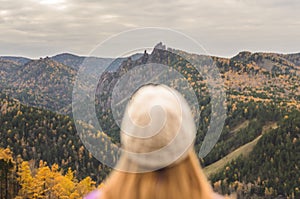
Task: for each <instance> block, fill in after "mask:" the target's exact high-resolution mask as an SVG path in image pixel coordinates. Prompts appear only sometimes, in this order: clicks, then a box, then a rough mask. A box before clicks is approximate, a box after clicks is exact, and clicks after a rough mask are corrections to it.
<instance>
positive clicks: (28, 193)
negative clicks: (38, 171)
mask: <svg viewBox="0 0 300 199" xmlns="http://www.w3.org/2000/svg"><path fill="white" fill-rule="evenodd" d="M18 176H19V177H18V181H19V183H20V185H21V189H20V191H19V195H21V196H23V197H24V198H33V194H34V190H33V184H34V182H33V177H32V175H31V171H30V167H29V163H28V162H27V161H24V162H22V163H21V165H20V167H19V171H18Z"/></svg>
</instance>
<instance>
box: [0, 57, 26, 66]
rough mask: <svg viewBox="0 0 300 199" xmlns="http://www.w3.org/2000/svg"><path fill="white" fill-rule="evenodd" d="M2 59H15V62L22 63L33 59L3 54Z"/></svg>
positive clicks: (0, 58)
mask: <svg viewBox="0 0 300 199" xmlns="http://www.w3.org/2000/svg"><path fill="white" fill-rule="evenodd" d="M0 60H9V61H13V62H16V63H18V64H21V65H23V64H26V63H28V62H29V61H31V59H29V58H26V57H13V56H1V57H0Z"/></svg>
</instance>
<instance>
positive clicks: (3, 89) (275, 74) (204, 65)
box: [0, 43, 300, 198]
mask: <svg viewBox="0 0 300 199" xmlns="http://www.w3.org/2000/svg"><path fill="white" fill-rule="evenodd" d="M185 58H187V59H189V60H193V61H194V62H196V63H198V64H200V66H201V67H200V68H199V70H200V72H201V73H199V72H198V70H197V69H196V68H195V67H194V66H193V65H192V64H191V63H190V62H189V61H187V60H186V59H185ZM17 60H18V59H4V58H1V59H0V74H1V76H0V93H3V94H4V97H2V100H1V103H0V110H1V119H0V121H1V122H0V123H1V127H0V128H1V129H0V132H1V138H3V139H1V146H0V147H4V148H6V147H7V146H10V147H11V148H12V149H13V150H14V153H15V154H20V155H21V156H22V157H23V158H25V159H34V160H36V161H37V160H40V159H43V160H46V161H47V162H51V163H56V162H57V163H59V164H60V166H62V167H63V168H66V167H67V166H71V167H72V168H74V169H75V170H76V168H77V167H78V164H80V168H82V170H80V169H78V168H77V170H78V172H79V173H80V174H81V175H82V176H86V175H90V176H92V177H93V178H94V179H95V180H97V181H98V182H99V181H101V179H102V178H98V177H97V174H95V171H93V169H96V168H97V166H98V170H97V169H96V170H97V171H98V172H101V176H105V175H106V174H107V170H105V169H102V167H101V166H100V169H99V164H98V165H97V164H96V163H95V162H94V160H92V159H85V160H84V161H83V162H82V163H80V162H78V161H77V159H78V158H79V155H78V154H79V152H76V153H75V152H74V154H73V152H71V151H68V150H67V149H65V148H68V147H69V148H70V147H71V148H72V147H73V146H72V145H74V148H75V151H78V147H79V148H81V147H82V146H83V145H82V144H81V142H80V140H79V139H78V137H77V135H75V126H74V121H73V118H72V115H71V111H72V109H71V103H72V92H73V86H74V82H75V79H76V77H77V73H78V71H80V70H82V71H83V72H84V73H83V75H84V78H83V80H84V82H79V85H77V86H79V88H81V89H82V90H83V91H91V88H93V87H92V86H95V85H91V82H98V83H97V85H96V88H95V89H96V93H95V101H93V103H94V104H95V109H96V114H97V118H98V121H99V123H100V125H101V127H102V128H103V129H102V130H103V132H101V133H100V134H99V135H101V136H100V137H99V139H101V138H102V137H105V139H107V140H109V141H110V140H111V141H113V142H114V143H116V144H118V143H119V139H120V138H119V127H118V124H117V123H116V121H115V119H116V118H117V119H118V118H119V119H120V118H121V116H122V109H123V108H124V107H125V105H126V102H127V100H128V98H129V97H130V94H131V92H134V86H137V85H139V83H141V82H142V81H144V82H157V81H163V83H166V84H167V85H170V86H172V87H175V88H176V89H180V91H182V94H183V95H184V96H185V97H186V98H187V100H188V102H191V103H192V102H193V101H192V99H193V98H192V97H193V96H192V95H191V94H190V92H189V91H194V93H195V97H196V100H197V105H198V107H199V110H200V111H199V115H200V116H199V118H198V119H197V122H198V132H197V137H196V143H195V149H196V151H199V150H200V148H201V145H202V143H203V140H204V137H205V135H206V133H207V132H208V130H209V129H211V130H212V132H213V131H215V130H216V128H217V127H218V125H214V124H213V125H212V124H211V123H210V121H211V119H212V118H213V117H215V119H217V120H218V119H222V118H221V116H219V115H218V113H216V112H213V111H214V106H215V104H214V103H216V102H217V103H221V102H222V101H221V98H220V99H219V98H218V99H215V100H216V101H214V100H213V99H212V97H211V92H212V91H215V92H219V90H220V89H222V88H224V92H225V93H226V96H225V97H226V104H223V102H222V103H221V104H223V105H222V107H223V108H224V109H225V111H226V118H225V122H224V127H223V124H220V126H221V127H223V129H221V130H222V133H221V135H220V138H219V140H218V142H217V143H216V145H215V146H214V148H213V150H212V151H211V152H210V153H209V154H208V155H207V156H205V157H204V158H201V159H200V160H201V164H202V165H203V166H204V167H207V166H210V165H213V164H214V163H217V162H218V160H221V159H223V158H226V157H234V158H233V159H232V160H233V162H231V163H229V168H234V171H235V173H230V172H231V169H230V172H229V171H228V168H227V166H228V165H226V166H225V167H223V166H224V165H222V166H220V168H218V171H215V172H212V174H211V175H210V179H211V180H212V183H213V184H215V183H216V184H215V185H216V186H214V188H215V189H216V190H217V191H219V192H222V193H223V194H224V193H229V192H238V194H240V195H241V197H242V196H243V193H242V192H240V189H237V188H238V187H239V188H241V189H242V188H243V187H244V188H243V189H242V190H245V192H244V194H245V197H246V196H247V197H248V198H251V197H252V198H255V197H269V198H270V197H271V198H275V197H277V196H279V195H283V196H285V197H288V196H289V197H292V196H293V195H294V196H295V195H296V194H298V192H297V190H299V189H296V188H298V187H297V186H294V184H295V181H294V177H295V176H297V175H295V173H297V172H298V166H297V164H296V166H294V167H289V171H287V170H285V172H283V173H284V176H282V175H279V174H278V177H280V178H282V180H283V182H280V183H281V184H284V183H285V182H284V181H286V180H288V176H291V175H293V176H292V177H293V184H291V183H290V184H289V183H286V184H287V185H286V187H284V186H283V187H282V186H280V185H274V183H273V184H272V185H270V184H268V182H271V181H272V180H271V178H275V179H276V173H278V172H280V171H282V170H284V166H287V165H286V164H288V163H289V162H293V164H294V162H299V161H300V159H299V157H298V156H293V155H288V156H286V154H297V150H298V148H297V147H298V145H296V146H293V145H291V146H292V147H290V138H293V139H292V140H291V141H292V142H293V140H294V138H296V141H295V143H296V144H298V142H297V139H298V137H299V128H298V126H296V127H295V125H294V124H295V122H297V121H298V120H297V118H299V111H300V85H299V84H300V64H299V63H300V54H277V53H264V52H261V53H252V52H247V51H244V52H240V53H238V54H237V55H236V56H234V57H232V58H221V57H214V56H213V57H210V56H204V55H197V54H191V53H188V52H184V51H181V50H180V49H170V48H167V47H166V46H164V45H163V44H162V43H161V44H159V45H157V46H156V47H155V48H154V49H153V51H152V52H151V53H150V54H149V53H147V52H146V51H145V52H144V53H143V54H136V55H133V56H131V57H128V58H118V59H115V60H113V59H110V58H96V57H81V56H76V55H72V54H67V53H64V54H60V55H56V56H53V57H50V58H49V57H46V58H41V59H39V60H29V61H28V62H26V63H23V62H22V61H17ZM210 65H215V66H216V69H217V70H218V71H217V72H219V73H218V74H213V77H211V78H215V77H220V78H221V80H220V81H214V82H213V85H208V80H209V79H208V77H207V75H205V74H211V68H210V67H209V66H210ZM145 66H147V67H149V68H146V69H147V70H146V71H145ZM163 67H166V68H167V70H166V71H162V69H163ZM166 68H165V69H166ZM97 73H100V74H101V76H100V78H99V77H98V76H97ZM178 73H179V74H180V76H176V74H178ZM203 74H204V75H203ZM214 75H216V76H214ZM97 78H99V79H97ZM172 78H173V79H174V81H169V80H170V79H172ZM222 82H223V83H224V86H223V85H222ZM210 86H214V87H215V90H211V88H210ZM128 88H129V89H128ZM114 89H117V90H114ZM114 92H115V93H114ZM88 93H89V94H90V92H88ZM90 96H91V95H89V96H85V98H83V99H82V101H79V102H78V103H83V104H84V103H87V102H88V101H86V100H92V98H91V97H90ZM7 101H8V102H7ZM7 103H8V104H14V105H12V107H13V108H7V106H8V105H6V104H7ZM111 103H114V104H115V105H116V106H115V107H113V108H114V110H113V109H112V106H111ZM24 104H25V105H24ZM35 107H39V108H35ZM75 108H76V105H75ZM7 110H11V111H7ZM18 110H21V112H22V113H20V112H18ZM196 111H197V110H196V108H195V107H194V108H193V112H195V113H196ZM113 114H115V115H113ZM289 118H294V119H291V120H289ZM295 118H296V119H295ZM82 119H83V123H84V125H83V126H85V127H87V126H89V130H87V131H88V132H89V131H91V132H93V130H92V129H93V126H91V123H90V121H89V120H86V121H85V119H86V118H82ZM87 119H88V118H87ZM24 121H25V123H24ZM87 124H88V125H87ZM270 124H276V125H278V129H283V130H281V131H280V132H279V131H277V130H276V131H272V130H270V131H266V130H265V127H266V126H269V125H270ZM27 126H28V127H27ZM289 126H290V127H291V128H289ZM292 127H293V128H292ZM9 130H11V131H9ZM289 131H290V134H289ZM54 132H55V133H54ZM98 133H99V132H94V133H91V135H90V136H87V138H86V139H87V140H89V137H91V140H93V142H95V143H96V142H98V140H97V139H95V135H98ZM270 135H271V136H270ZM288 135H289V136H290V138H288V137H284V136H288ZM60 137H61V138H60ZM273 138H274V139H273ZM277 139H280V141H276V140H277ZM58 140H60V142H59V144H55V142H57V141H58ZM70 140H71V142H70ZM91 140H90V141H91ZM65 141H66V142H67V143H65ZM254 141H255V142H254ZM45 143H46V144H45ZM69 143H70V144H69ZM256 143H257V144H256ZM268 143H269V144H270V146H269V145H268ZM249 144H251V147H250V149H249V147H248V146H249ZM48 145H50V146H53V147H52V148H51V150H50V151H51V153H53V154H56V155H57V156H59V153H63V158H62V159H63V160H62V159H57V156H56V155H51V154H49V153H48V152H45V151H47V150H49V149H48V148H47V146H48ZM91 145H92V144H91ZM265 145H267V146H268V147H266V148H265V149H264V147H265ZM19 146H23V147H22V148H20V147H19ZM245 146H247V147H245ZM279 146H282V147H283V148H282V149H281V148H280V151H279V152H278V151H277V152H276V151H275V152H276V153H278V154H281V156H282V157H281V156H280V161H281V162H283V157H284V156H286V159H285V160H286V164H282V163H281V164H280V166H278V165H276V167H274V171H273V174H272V175H271V174H270V173H269V172H268V170H269V165H268V163H267V162H264V161H263V160H262V159H263V157H264V158H266V159H268V160H270V161H271V157H273V156H272V155H271V154H268V155H267V156H263V154H264V153H266V154H267V152H268V150H271V148H276V149H277V148H278V147H279ZM285 146H288V148H284V147H285ZM105 148H106V149H108V150H111V153H113V152H114V151H113V150H114V145H113V144H112V145H110V144H107V146H105ZM245 148H247V150H249V151H247V153H240V154H243V155H244V156H243V157H236V156H233V155H232V154H233V153H234V154H236V150H239V149H245ZM24 149H26V150H27V151H30V152H26V151H25V152H24ZM93 149H94V150H96V149H95V148H93ZM52 150H53V151H52ZM99 150H100V151H99V153H100V154H101V151H104V149H102V148H101V149H99ZM252 151H253V152H252ZM282 151H287V152H284V153H283V154H284V155H282V153H281V152H282ZM106 152H107V150H106ZM108 152H109V151H108ZM87 155H88V156H90V155H91V154H88V153H85V156H87ZM69 157H71V159H70V160H69V159H68V158H69ZM249 158H250V159H249ZM251 159H257V160H259V161H260V164H258V163H257V162H256V164H254V163H253V162H251ZM273 159H274V157H273ZM72 160H75V161H74V162H73V161H72ZM235 160H236V164H235V163H234V161H235ZM62 161H64V163H65V162H67V164H64V163H63V162H62ZM91 161H92V162H93V163H91ZM91 164H93V165H94V166H92V165H91ZM245 164H249V165H251V168H249V169H248V170H247V169H243V167H244V165H245ZM87 168H88V169H87ZM259 169H260V170H259ZM255 170H259V171H260V173H255V172H254V171H255ZM224 172H225V174H224ZM264 172H265V173H267V174H270V177H268V176H266V175H262V173H264ZM298 173H299V172H298ZM234 174H236V175H237V176H238V178H237V179H236V178H235V177H234V178H229V177H230V175H233V176H234ZM251 175H252V177H250V176H251ZM258 177H260V178H261V179H262V177H263V178H264V183H262V181H260V183H258V181H257V178H258ZM292 177H291V178H292ZM255 179H256V180H255ZM218 183H221V184H222V185H225V184H226V183H227V184H226V186H227V187H229V189H225V188H224V186H223V188H222V186H221V185H218ZM248 185H249V187H253V189H252V191H251V190H250V191H249V189H248V188H247V189H246V188H245V187H247V186H248ZM220 187H221V188H220ZM271 188H272V189H271ZM272 190H273V191H272ZM275 190H276V191H275ZM278 190H280V191H278ZM271 193H272V194H271ZM296 196H298V195H296Z"/></svg>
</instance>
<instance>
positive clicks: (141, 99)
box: [103, 85, 213, 199]
mask: <svg viewBox="0 0 300 199" xmlns="http://www.w3.org/2000/svg"><path fill="white" fill-rule="evenodd" d="M195 135H196V127H195V123H194V120H193V116H192V114H191V110H190V108H189V106H188V103H187V102H186V101H185V99H184V98H183V97H182V96H181V95H180V94H179V93H178V92H177V91H176V90H174V89H171V88H169V87H167V86H163V85H147V86H144V87H142V88H140V89H139V90H138V91H137V92H136V93H135V94H134V95H133V96H132V99H131V100H130V101H129V103H128V105H127V108H126V111H125V113H124V117H123V121H122V126H121V144H122V149H123V151H122V155H121V158H120V161H119V164H118V166H117V170H115V171H114V172H113V173H112V174H111V176H110V178H109V179H108V181H107V182H106V186H105V187H104V190H103V198H105V199H117V198H122V199H148V198H149V199H150V198H151V199H153V198H155V199H166V198H172V199H177V198H178V199H179V198H180V199H182V198H197V199H201V198H212V194H213V192H212V190H211V187H210V185H209V183H208V181H207V179H206V177H205V175H204V174H203V172H202V170H201V167H200V165H199V162H198V158H197V156H196V154H195V152H194V150H193V143H194V139H195Z"/></svg>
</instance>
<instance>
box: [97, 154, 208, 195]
mask: <svg viewBox="0 0 300 199" xmlns="http://www.w3.org/2000/svg"><path fill="white" fill-rule="evenodd" d="M101 195H102V196H101V199H119V198H122V199H166V198H172V199H184V198H189V199H204V198H205V199H210V198H213V191H212V189H211V186H210V184H209V182H208V181H207V179H206V176H205V175H204V173H203V171H202V169H201V166H200V164H199V161H198V158H197V156H196V154H195V152H194V151H193V150H190V152H189V153H188V155H187V157H186V158H185V159H183V160H182V161H180V162H179V163H177V164H175V165H171V166H169V167H165V168H163V169H160V170H156V171H152V172H147V173H129V172H124V171H117V170H115V171H113V173H112V174H111V176H110V177H109V178H108V180H107V182H106V183H105V186H104V187H103V190H102V194H101Z"/></svg>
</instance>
